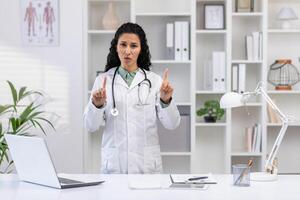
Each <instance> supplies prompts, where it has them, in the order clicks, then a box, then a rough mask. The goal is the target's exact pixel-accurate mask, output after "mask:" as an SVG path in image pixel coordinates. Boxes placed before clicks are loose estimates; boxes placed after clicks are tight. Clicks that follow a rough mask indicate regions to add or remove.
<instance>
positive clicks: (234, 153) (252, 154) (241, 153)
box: [231, 152, 262, 156]
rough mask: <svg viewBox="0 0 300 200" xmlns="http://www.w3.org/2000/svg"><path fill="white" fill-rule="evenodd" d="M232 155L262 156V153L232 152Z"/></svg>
mask: <svg viewBox="0 0 300 200" xmlns="http://www.w3.org/2000/svg"><path fill="white" fill-rule="evenodd" d="M231 156H262V153H260V152H259V153H257V152H232V153H231Z"/></svg>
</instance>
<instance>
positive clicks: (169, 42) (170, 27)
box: [166, 23, 175, 60]
mask: <svg viewBox="0 0 300 200" xmlns="http://www.w3.org/2000/svg"><path fill="white" fill-rule="evenodd" d="M166 29H167V30H166V47H167V52H166V53H167V59H170V60H173V59H174V56H175V55H174V24H173V23H167V26H166Z"/></svg>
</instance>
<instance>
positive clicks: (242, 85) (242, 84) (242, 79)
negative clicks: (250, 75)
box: [238, 64, 246, 93]
mask: <svg viewBox="0 0 300 200" xmlns="http://www.w3.org/2000/svg"><path fill="white" fill-rule="evenodd" d="M245 90H246V64H239V90H238V92H239V93H244V92H245Z"/></svg>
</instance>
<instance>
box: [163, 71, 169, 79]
mask: <svg viewBox="0 0 300 200" xmlns="http://www.w3.org/2000/svg"><path fill="white" fill-rule="evenodd" d="M168 73H169V69H168V68H167V69H165V71H164V75H163V81H167V80H168Z"/></svg>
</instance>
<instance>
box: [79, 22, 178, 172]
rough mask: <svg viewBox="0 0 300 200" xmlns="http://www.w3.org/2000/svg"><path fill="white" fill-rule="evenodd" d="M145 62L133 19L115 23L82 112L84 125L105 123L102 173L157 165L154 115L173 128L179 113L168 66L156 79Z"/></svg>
mask: <svg viewBox="0 0 300 200" xmlns="http://www.w3.org/2000/svg"><path fill="white" fill-rule="evenodd" d="M150 65H151V62H150V52H149V47H148V44H147V39H146V35H145V32H144V30H143V29H142V28H141V27H140V26H139V25H138V24H134V23H125V24H123V25H121V26H120V27H119V29H118V30H117V31H116V33H115V37H114V38H113V40H112V41H111V47H110V52H109V54H108V56H107V64H106V67H105V73H103V74H101V75H99V76H98V77H97V78H96V80H95V83H94V86H93V89H92V94H91V98H90V101H89V103H88V105H87V107H86V109H85V112H84V125H85V127H86V128H87V129H88V131H90V132H94V131H96V130H97V129H98V128H99V126H101V125H104V124H105V128H104V132H103V137H102V157H101V158H102V161H101V171H102V173H130V174H131V173H162V171H163V168H162V160H161V155H160V146H159V139H158V134H157V123H158V119H159V120H160V122H161V123H162V124H163V126H164V127H165V128H167V129H175V128H176V127H177V126H178V125H179V123H180V115H179V112H178V109H177V107H176V105H175V103H174V100H172V94H173V88H172V86H171V84H170V82H169V81H168V70H166V71H165V72H164V75H163V79H162V78H161V77H160V76H158V75H157V74H155V73H153V72H151V71H150V69H149V67H150ZM178 142H180V141H178Z"/></svg>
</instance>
